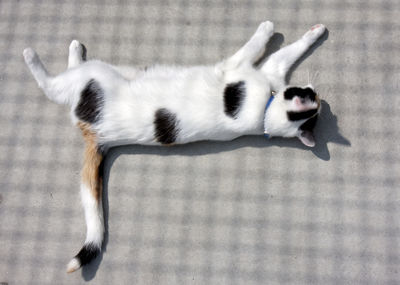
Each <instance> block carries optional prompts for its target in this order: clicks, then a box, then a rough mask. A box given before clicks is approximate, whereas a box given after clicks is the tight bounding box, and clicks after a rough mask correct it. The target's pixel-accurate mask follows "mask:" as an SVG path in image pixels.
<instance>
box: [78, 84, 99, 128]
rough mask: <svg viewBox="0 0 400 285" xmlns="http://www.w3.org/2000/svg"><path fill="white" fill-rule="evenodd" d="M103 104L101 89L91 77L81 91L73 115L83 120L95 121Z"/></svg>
mask: <svg viewBox="0 0 400 285" xmlns="http://www.w3.org/2000/svg"><path fill="white" fill-rule="evenodd" d="M102 105H103V90H102V89H101V87H100V84H99V83H98V82H97V81H96V80H94V79H91V80H90V81H89V82H88V83H87V84H86V87H85V88H84V89H83V90H82V92H81V98H80V99H79V102H78V105H77V106H76V109H75V115H76V116H77V117H78V118H79V119H81V120H82V121H84V122H87V123H91V124H93V123H95V122H96V121H97V120H98V119H99V116H100V112H101V107H102Z"/></svg>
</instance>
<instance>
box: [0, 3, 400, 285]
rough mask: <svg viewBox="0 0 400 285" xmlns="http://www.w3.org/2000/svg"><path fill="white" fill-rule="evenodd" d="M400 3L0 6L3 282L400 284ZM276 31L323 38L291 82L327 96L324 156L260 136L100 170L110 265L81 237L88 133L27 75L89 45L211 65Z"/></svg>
mask: <svg viewBox="0 0 400 285" xmlns="http://www.w3.org/2000/svg"><path fill="white" fill-rule="evenodd" d="M399 12H400V2H399V1H396V0H383V1H380V0H379V1H378V0H365V1H358V0H357V1H351V0H347V1H346V0H338V1H330V0H322V1H317V0H309V1H295V0H289V1H265V0H240V1H239V0H232V1H223V0H216V1H209V0H204V1H184V0H174V1H172V0H165V1H164V0H149V1H140V0H135V1H127V0H125V1H123V0H121V1H116V0H114V1H105V0H99V1H94V0H80V1H77V0H73V1H66V0H53V1H51V0H35V1H28V0H19V1H16V0H1V1H0V85H1V94H0V284H1V285H5V284H10V285H11V284H87V283H92V284H399V283H400V270H399V268H400V224H399V223H400V191H399V190H400V188H399V185H400V179H399V173H400V155H399V154H400V147H399V141H400V128H399V119H400V117H399V114H400V112H399V110H400V109H399V108H400V96H399V87H400V85H399V82H400V73H399V70H400V53H399V47H400V17H399ZM265 20H271V21H273V22H274V23H275V30H276V34H275V35H274V37H273V39H272V42H271V43H270V44H269V45H268V49H269V52H273V51H274V50H276V49H278V48H279V47H282V46H285V45H287V44H289V43H290V42H293V41H295V40H296V39H298V38H299V37H301V36H302V34H303V33H304V32H305V31H306V30H307V29H309V27H311V26H312V25H314V24H316V23H323V24H325V25H326V26H327V28H328V30H329V32H328V33H327V34H326V35H325V36H324V37H323V38H322V39H321V41H320V42H319V43H318V44H317V45H316V46H314V47H313V48H312V49H311V50H310V52H308V53H307V54H306V56H305V57H303V58H302V59H301V61H300V62H299V64H298V66H297V67H296V68H295V69H294V71H293V73H292V74H291V76H290V77H291V78H290V82H291V84H299V85H306V84H307V83H308V82H310V81H311V82H312V83H313V85H314V86H315V88H316V90H317V91H318V93H319V94H320V96H321V98H322V99H323V104H322V106H323V110H322V114H321V118H320V121H319V122H318V125H317V127H316V130H315V135H316V140H317V146H316V147H315V148H314V149H309V148H306V147H303V146H302V145H301V144H300V142H298V141H296V140H295V139H275V138H273V139H271V140H266V139H264V138H263V137H258V136H249V137H243V138H239V139H237V140H234V141H232V142H199V143H193V144H189V145H183V146H176V147H168V148H162V147H144V146H126V147H120V148H116V149H112V150H111V152H110V153H109V154H108V156H107V158H106V161H105V170H104V171H105V191H104V192H105V193H104V208H105V218H106V225H107V233H106V238H105V248H104V252H103V254H102V255H101V256H100V257H99V258H98V259H96V260H95V261H94V262H93V263H92V264H90V265H89V266H86V267H85V268H83V269H82V270H81V271H78V272H76V273H73V274H66V273H65V270H66V264H67V262H68V261H69V260H70V258H72V257H73V256H74V255H75V254H76V253H77V252H78V250H79V249H80V247H81V246H82V244H83V241H84V238H85V230H86V229H85V222H84V215H83V209H82V207H81V205H80V197H79V181H80V167H81V164H82V154H83V140H82V138H81V135H80V133H79V131H78V130H77V129H76V128H74V127H73V126H72V124H71V123H70V118H69V110H67V109H66V107H65V106H59V105H55V104H54V103H52V102H50V101H49V100H48V99H47V98H46V97H45V96H44V94H43V93H42V92H41V91H40V90H39V88H38V87H37V85H36V83H35V82H34V80H33V78H32V76H31V74H30V73H29V71H28V69H27V68H26V66H25V64H24V62H23V57H22V51H23V49H24V48H26V47H28V46H30V47H32V48H34V49H35V50H36V51H37V52H38V54H39V55H40V56H41V59H42V60H43V62H44V64H45V65H46V67H47V68H48V70H49V71H50V72H51V73H53V74H57V73H59V72H62V71H63V70H65V69H66V65H67V54H68V46H69V43H70V42H71V40H73V39H78V40H79V41H81V42H83V43H84V44H85V45H86V47H87V49H88V58H89V59H93V58H97V59H101V60H104V61H107V62H111V63H113V64H116V65H128V64H130V65H137V66H149V65H152V64H155V63H158V64H174V65H196V64H213V63H215V62H217V61H219V60H221V59H223V58H225V57H227V56H229V55H231V54H233V53H234V52H235V51H236V50H237V49H239V48H240V47H241V46H242V45H243V44H244V43H245V42H246V41H247V40H248V39H249V38H250V36H251V35H252V34H253V32H254V31H255V30H256V28H257V26H258V24H259V23H260V22H262V21H265Z"/></svg>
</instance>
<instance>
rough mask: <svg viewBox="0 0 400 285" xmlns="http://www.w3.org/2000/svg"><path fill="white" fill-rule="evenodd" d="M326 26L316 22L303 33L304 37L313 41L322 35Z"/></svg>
mask: <svg viewBox="0 0 400 285" xmlns="http://www.w3.org/2000/svg"><path fill="white" fill-rule="evenodd" d="M325 31H326V27H325V26H324V25H322V24H317V25H314V26H312V27H311V29H310V30H308V31H307V32H306V33H305V34H304V36H303V37H304V38H305V39H307V40H310V41H313V42H315V41H316V40H317V39H318V38H319V37H320V36H322V34H323V33H325Z"/></svg>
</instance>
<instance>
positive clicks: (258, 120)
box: [94, 70, 268, 145]
mask: <svg viewBox="0 0 400 285" xmlns="http://www.w3.org/2000/svg"><path fill="white" fill-rule="evenodd" d="M182 76H183V77H185V76H186V77H187V78H183V79H182V78H179V77H178V79H176V80H174V79H168V80H166V79H165V78H164V79H160V78H157V79H154V80H153V79H152V78H150V79H146V80H143V81H139V82H134V83H133V85H132V86H129V88H125V89H121V90H119V92H118V94H113V96H112V97H110V98H109V99H108V100H106V101H105V105H104V108H103V114H102V116H101V117H102V119H101V120H100V121H99V122H98V123H97V124H96V126H94V127H95V129H96V133H97V134H98V137H99V142H100V143H102V144H120V143H119V142H123V144H127V143H129V144H143V145H157V144H165V145H169V144H183V143H189V142H193V141H199V140H232V139H234V138H236V137H238V136H241V135H246V134H262V129H263V126H262V124H263V116H264V108H265V103H266V100H267V95H266V93H268V87H266V86H265V84H259V82H258V81H256V80H254V79H247V80H246V79H243V82H244V83H243V85H244V86H243V88H244V92H245V94H244V95H243V100H242V101H241V102H240V106H238V112H237V114H235V116H232V114H230V113H229V112H227V105H226V104H227V102H226V100H225V99H224V94H225V93H226V88H227V86H231V85H229V84H231V83H226V82H224V81H221V79H218V78H216V77H215V76H210V71H209V70H207V72H204V73H202V72H199V71H198V70H195V72H193V73H192V74H190V73H187V74H183V75H182ZM252 78H254V77H252ZM238 82H241V81H238Z"/></svg>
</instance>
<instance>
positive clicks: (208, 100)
mask: <svg viewBox="0 0 400 285" xmlns="http://www.w3.org/2000/svg"><path fill="white" fill-rule="evenodd" d="M324 31H325V27H324V26H323V25H321V24H319V25H315V26H314V27H312V28H311V29H310V30H309V31H308V32H306V33H305V34H304V35H303V37H302V38H301V39H299V40H298V41H297V42H295V43H293V44H291V45H288V46H286V47H284V48H282V49H280V50H279V51H277V52H275V53H274V54H272V55H271V56H270V57H269V58H268V59H267V61H266V62H265V63H264V64H262V65H261V66H260V67H255V66H254V63H255V62H257V60H258V59H259V57H260V56H261V55H262V54H263V52H264V49H265V46H266V44H267V42H268V40H269V39H270V37H271V36H272V35H273V33H274V31H273V23H271V22H269V21H267V22H264V23H261V24H260V26H259V27H258V29H257V31H256V33H255V34H254V35H253V36H252V37H251V39H250V40H249V41H248V42H247V43H246V44H245V45H244V46H243V47H242V48H241V49H240V50H239V51H238V52H236V53H235V54H234V55H233V56H232V57H230V58H228V59H226V60H224V61H222V62H220V63H218V64H216V65H215V66H196V67H166V66H155V67H153V68H150V69H146V70H142V69H135V68H130V67H116V66H112V65H109V64H106V63H103V62H101V61H85V58H84V57H85V56H84V55H85V51H86V50H85V47H84V46H83V45H82V44H80V43H79V42H78V41H76V40H74V41H72V43H71V45H70V47H69V58H68V69H67V70H66V71H65V72H63V73H61V74H59V75H57V76H50V75H49V74H48V73H47V71H46V69H45V68H44V66H43V64H42V63H41V61H40V59H39V57H38V56H37V54H36V53H35V52H34V51H33V50H32V49H31V48H27V49H25V50H24V53H23V54H24V58H25V62H26V64H27V65H28V67H29V69H30V71H31V72H32V74H33V76H34V77H35V79H36V81H37V83H38V85H39V87H40V88H41V89H43V91H44V93H45V94H46V96H47V97H48V98H49V99H50V100H52V101H54V102H56V103H59V104H67V105H69V106H70V107H71V118H72V121H73V123H74V124H75V125H77V126H78V127H79V128H80V129H81V130H82V133H83V136H84V139H85V142H86V149H85V158H84V166H83V170H82V181H81V196H82V202H83V206H84V210H85V218H86V224H87V235H86V240H85V243H84V246H83V248H82V249H81V251H80V252H79V253H78V254H77V255H76V256H75V257H74V258H73V259H72V260H71V261H70V263H69V264H68V267H67V271H68V272H73V271H75V270H77V269H78V268H80V267H81V266H82V265H84V264H87V263H89V262H90V261H91V260H93V259H94V258H95V257H96V256H97V255H98V254H99V252H100V250H101V245H102V241H103V234H104V224H103V209H102V193H101V191H102V173H101V172H102V171H101V170H100V167H101V162H102V159H103V156H104V155H105V153H106V151H107V149H108V148H109V147H111V146H115V145H122V144H144V145H171V144H182V143H188V142H193V141H198V140H232V139H234V138H236V137H238V136H242V135H248V134H252V135H255V134H260V135H262V134H265V135H266V136H268V137H271V136H283V137H298V138H299V139H300V140H301V141H302V142H303V143H304V144H305V145H307V146H314V144H315V142H314V138H313V135H312V129H313V128H314V125H315V122H316V119H317V115H318V113H319V112H320V106H321V105H320V100H319V98H318V96H317V94H316V93H315V92H314V88H313V87H312V86H311V85H308V86H306V87H291V86H287V85H286V82H285V76H286V74H287V72H288V70H289V69H290V67H291V66H292V65H293V64H294V63H295V62H296V61H297V60H298V59H299V58H300V57H301V56H302V55H303V54H304V52H305V51H306V50H307V49H308V48H309V47H310V46H311V45H312V44H313V43H314V42H315V41H316V40H317V39H318V38H319V37H320V36H321V35H322V34H323V33H324ZM273 93H275V95H271V94H273Z"/></svg>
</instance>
